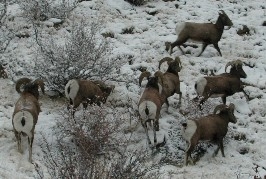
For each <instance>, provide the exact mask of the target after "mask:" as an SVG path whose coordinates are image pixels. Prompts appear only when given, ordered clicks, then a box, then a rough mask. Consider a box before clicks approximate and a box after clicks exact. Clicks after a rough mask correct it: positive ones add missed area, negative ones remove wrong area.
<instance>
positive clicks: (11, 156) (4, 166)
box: [0, 0, 266, 179]
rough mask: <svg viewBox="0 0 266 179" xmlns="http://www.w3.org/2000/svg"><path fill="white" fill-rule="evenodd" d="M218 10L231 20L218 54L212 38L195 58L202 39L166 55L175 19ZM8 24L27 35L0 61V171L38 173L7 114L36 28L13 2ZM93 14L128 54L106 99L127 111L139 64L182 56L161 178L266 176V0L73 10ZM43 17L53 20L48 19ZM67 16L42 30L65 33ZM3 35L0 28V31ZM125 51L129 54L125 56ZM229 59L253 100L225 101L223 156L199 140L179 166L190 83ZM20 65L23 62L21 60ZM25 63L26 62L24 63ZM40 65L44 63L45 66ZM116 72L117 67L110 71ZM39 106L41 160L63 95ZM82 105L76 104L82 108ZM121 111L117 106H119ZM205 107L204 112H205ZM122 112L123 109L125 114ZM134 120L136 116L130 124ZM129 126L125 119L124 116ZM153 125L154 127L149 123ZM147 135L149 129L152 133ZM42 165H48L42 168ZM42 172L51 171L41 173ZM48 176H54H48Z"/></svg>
mask: <svg viewBox="0 0 266 179" xmlns="http://www.w3.org/2000/svg"><path fill="white" fill-rule="evenodd" d="M219 10H224V11H225V13H226V14H227V15H228V17H229V18H230V19H231V20H232V22H233V26H232V27H230V28H229V27H225V30H224V32H223V35H222V38H221V40H220V42H219V47H220V49H221V52H222V54H223V56H222V57H221V56H219V54H218V52H217V51H216V49H215V48H214V47H213V46H212V45H209V46H208V47H207V48H206V50H205V51H204V52H203V54H202V55H201V56H200V57H197V55H198V54H199V53H200V50H201V44H197V43H195V42H188V43H187V44H194V45H195V44H196V45H197V46H198V48H192V47H190V46H188V47H186V48H183V47H182V48H183V49H184V51H185V52H186V55H182V53H181V51H180V50H179V49H178V48H177V47H176V48H174V51H173V54H172V55H171V56H170V55H169V53H168V52H167V51H166V50H165V42H173V41H175V40H176V38H177V35H176V34H175V27H176V24H178V23H181V22H185V21H189V22H212V23H215V22H216V20H217V18H218V12H219ZM7 14H8V19H9V21H8V23H9V26H12V27H13V29H15V32H14V33H18V32H22V31H23V32H25V31H26V32H27V33H28V34H29V37H26V38H19V37H15V38H14V39H13V40H11V41H10V43H9V45H8V47H7V49H6V50H5V52H4V53H3V54H1V56H0V62H1V63H2V64H8V63H9V65H10V64H11V66H13V68H15V69H13V71H16V72H17V73H16V74H17V75H18V76H14V73H13V72H12V71H8V69H7V73H8V76H9V78H8V79H0V99H1V105H0V117H1V118H0V159H1V160H0V161H1V164H0V178H3V179H9V178H10V179H11V178H21V179H24V178H25V179H28V178H34V177H35V176H36V171H35V169H34V165H32V164H30V163H29V162H28V160H27V159H28V150H27V143H26V142H25V143H24V145H23V148H24V153H23V154H20V153H19V152H18V150H17V143H16V140H15V136H14V133H13V126H12V120H11V119H12V113H13V109H14V104H15V102H16V100H17V99H18V97H19V94H17V93H16V91H15V87H14V85H15V84H14V82H13V81H12V80H14V79H15V80H16V79H18V78H19V77H21V76H24V75H27V74H28V73H27V71H28V70H29V69H30V68H32V66H34V60H36V59H35V53H36V49H37V45H36V42H35V37H34V35H33V34H34V32H33V31H34V29H33V28H32V26H31V25H30V23H29V22H28V21H27V20H26V19H25V18H23V17H22V11H21V9H20V7H19V5H18V4H17V3H10V5H9V6H8V7H7ZM84 17H85V19H87V20H88V21H90V20H91V19H93V18H101V19H102V20H103V25H104V29H103V32H102V33H112V34H114V37H113V38H109V39H108V40H109V41H110V43H111V46H112V52H111V54H112V55H113V56H116V55H117V56H118V55H120V56H122V57H125V59H122V60H123V61H125V62H124V63H123V64H122V66H121V68H120V70H119V71H120V73H121V77H120V78H119V80H118V81H119V82H118V81H110V83H112V84H114V85H115V86H116V87H115V89H114V91H113V93H112V94H111V95H110V97H109V98H108V105H111V104H112V105H116V106H119V107H123V108H122V109H123V110H124V111H127V106H128V105H130V108H131V107H132V108H133V109H134V110H137V103H138V100H139V98H140V95H141V93H142V92H143V90H144V87H145V85H146V82H147V80H143V83H142V86H141V87H139V85H138V78H139V75H140V74H141V71H140V70H139V69H140V67H142V68H147V71H150V72H152V73H154V72H155V71H157V70H158V64H159V60H161V59H162V58H164V57H172V58H175V57H176V56H179V57H180V59H181V63H182V69H181V71H180V73H179V78H180V80H181V91H182V93H183V96H182V100H181V101H182V104H181V106H179V105H178V101H179V100H178V95H177V94H175V95H174V96H172V97H170V98H169V103H170V107H169V109H168V111H167V109H166V105H164V106H163V108H162V110H161V117H160V121H159V123H160V131H158V132H157V134H158V135H157V137H158V141H162V140H163V137H164V136H166V137H167V142H166V146H165V147H163V149H161V151H160V152H161V153H160V152H159V154H158V155H156V156H155V157H154V161H155V160H158V158H160V156H162V155H164V154H165V153H166V151H167V152H168V153H167V154H168V157H169V158H168V162H165V164H164V165H162V166H161V168H160V170H159V173H160V175H159V177H158V178H194V179H197V178H208V179H211V178H217V179H219V178H221V179H223V178H241V179H247V178H254V176H256V177H257V178H265V177H266V138H265V136H266V78H265V76H266V26H265V25H264V26H263V25H262V24H263V23H264V24H265V21H266V3H265V1H264V0H253V1H250V0H239V1H238V0H228V1H217V0H193V1H192V0H190V1H189V0H178V1H173V2H164V1H161V0H150V1H149V2H148V3H147V4H146V5H143V6H132V5H131V4H129V3H127V2H126V1H124V0H91V1H83V2H81V3H79V4H78V6H77V7H76V8H75V9H74V10H73V12H72V13H71V16H70V17H69V21H70V20H75V19H81V18H84ZM46 23H47V24H48V23H50V22H46ZM243 25H246V26H247V27H248V28H249V29H250V32H249V34H248V35H242V36H240V35H238V34H237V31H238V30H239V29H242V28H243ZM69 28H70V27H69V26H68V24H67V23H65V24H63V26H62V27H61V28H59V29H57V28H55V27H53V25H47V26H46V27H45V30H44V31H45V32H47V34H48V33H51V34H55V36H57V37H58V39H59V38H64V35H65V34H66V33H67V32H68V30H69ZM125 29H132V33H123V32H124V31H125ZM1 36H2V35H1ZM126 57H128V58H127V59H126ZM232 60H241V61H243V62H245V64H247V65H244V66H243V69H244V71H245V72H246V74H247V78H245V79H242V80H243V81H244V82H245V83H247V84H250V86H247V87H245V88H244V91H245V92H246V93H247V94H248V95H249V98H250V100H249V101H248V100H246V98H245V96H244V94H243V93H236V94H234V95H233V96H230V97H228V98H227V104H229V103H234V104H235V109H236V110H235V113H234V114H235V116H236V118H237V123H236V124H232V123H230V124H229V130H228V133H227V136H226V138H225V142H224V146H225V158H223V157H222V155H221V153H220V152H219V153H218V155H217V156H216V157H212V154H213V152H214V150H215V149H216V145H208V144H203V145H202V148H203V150H205V151H204V155H203V156H202V157H201V158H200V159H199V161H198V162H197V163H196V164H195V165H188V166H183V162H184V151H183V150H180V149H184V150H185V149H186V147H187V145H186V142H185V141H184V139H182V137H181V134H180V132H181V123H182V122H184V121H186V120H187V117H193V116H195V115H198V114H197V112H195V111H194V112H192V111H191V113H190V114H188V116H186V117H185V116H184V115H182V114H181V112H180V110H181V111H187V110H195V108H193V106H191V104H190V100H191V99H193V98H194V97H196V92H195V89H194V84H195V81H196V80H197V79H198V78H199V77H203V76H206V75H207V74H210V71H211V70H213V71H214V73H215V74H221V73H224V67H225V65H226V64H227V63H228V62H229V61H232ZM24 64H27V65H28V66H27V67H26V66H25V65H24ZM26 68H28V69H26ZM44 68H45V67H44ZM166 69H167V64H166V63H164V64H163V65H162V71H163V72H164V71H165V70H166ZM110 75H114V74H110ZM40 102H41V108H42V112H41V113H40V116H39V121H38V123H37V126H36V128H35V133H36V134H35V139H34V142H33V160H34V162H35V163H38V164H39V165H41V159H40V158H41V156H43V155H44V154H43V153H42V150H41V148H40V143H42V135H43V134H44V135H45V136H46V137H47V138H48V141H53V139H54V136H52V129H51V128H52V126H54V125H55V119H56V118H57V117H58V115H59V111H60V110H63V109H64V108H65V107H66V105H65V100H64V99H62V98H60V99H50V98H49V97H47V96H46V95H41V97H40ZM221 103H222V100H221V99H220V98H212V99H208V102H207V105H208V106H209V109H208V110H209V111H210V112H212V110H213V108H214V107H215V106H216V105H218V104H221ZM79 109H81V108H79ZM123 110H122V111H123ZM208 110H207V111H208ZM126 115H127V114H125V116H126ZM136 122H137V121H133V123H134V124H135V123H136ZM126 125H127V126H129V125H130V122H129V120H128V124H126ZM150 131H152V130H151V129H150ZM132 135H133V136H132V138H133V139H134V140H135V141H136V143H134V144H132V145H134V146H135V147H136V148H138V147H139V148H141V147H145V148H149V146H148V144H147V140H146V135H145V132H144V129H143V128H142V126H141V125H139V126H138V128H137V129H136V130H135V131H134V132H133V133H132ZM150 135H152V132H150ZM44 172H46V170H44ZM45 176H46V178H50V177H48V173H47V172H46V173H45ZM51 178H53V177H51Z"/></svg>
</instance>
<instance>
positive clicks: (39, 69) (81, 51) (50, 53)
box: [34, 20, 121, 93]
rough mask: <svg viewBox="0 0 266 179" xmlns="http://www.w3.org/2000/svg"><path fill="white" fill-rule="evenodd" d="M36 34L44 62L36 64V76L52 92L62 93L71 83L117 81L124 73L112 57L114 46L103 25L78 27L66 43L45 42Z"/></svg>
mask: <svg viewBox="0 0 266 179" xmlns="http://www.w3.org/2000/svg"><path fill="white" fill-rule="evenodd" d="M35 30H36V41H37V43H38V45H39V47H40V48H39V52H40V53H39V54H40V56H39V57H40V58H39V59H37V60H36V63H35V69H34V74H37V76H38V77H41V78H42V79H45V80H46V82H47V84H48V87H49V88H50V89H51V90H54V91H57V92H59V93H62V91H64V86H65V85H66V83H67V82H68V80H70V79H73V78H78V79H87V78H89V79H101V80H102V79H103V80H107V79H110V78H113V75H117V74H118V70H119V69H120V63H121V62H118V60H119V59H114V58H112V57H110V56H109V53H110V50H111V48H110V43H109V42H108V40H106V39H105V38H104V37H103V36H101V35H100V31H101V23H99V21H97V22H91V23H89V24H88V23H86V22H84V21H83V20H82V21H81V22H77V23H74V24H73V26H72V29H71V32H70V33H69V35H68V36H66V37H65V38H64V40H63V39H61V41H60V40H58V41H56V40H55V38H54V37H52V36H50V37H46V38H47V39H46V40H44V39H41V38H40V37H39V36H40V35H41V34H40V33H38V31H37V27H36V28H35Z"/></svg>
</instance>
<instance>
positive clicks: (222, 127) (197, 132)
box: [182, 103, 237, 165]
mask: <svg viewBox="0 0 266 179" xmlns="http://www.w3.org/2000/svg"><path fill="white" fill-rule="evenodd" d="M234 109H235V105H234V104H232V103H231V104H230V105H229V106H226V105H224V104H221V105H218V106H216V107H215V109H214V111H213V114H209V115H207V116H203V117H199V118H196V119H190V120H187V122H185V123H183V124H182V126H183V128H182V136H183V138H184V139H185V140H186V141H187V142H188V143H189V145H188V148H187V150H186V152H185V162H184V163H185V165H188V162H189V161H190V162H192V163H193V164H194V161H193V160H192V157H191V153H192V152H193V150H194V148H195V147H196V145H197V144H198V143H199V141H210V142H212V143H214V144H217V145H218V147H217V149H216V150H215V151H214V154H213V156H216V155H217V154H218V152H219V150H220V149H221V153H222V156H223V157H225V155H224V146H223V139H224V137H225V135H226V134H227V131H228V123H229V122H231V123H234V124H235V123H236V122H237V120H236V117H235V115H234ZM218 111H220V112H218ZM217 112H218V113H217ZM188 159H189V161H188Z"/></svg>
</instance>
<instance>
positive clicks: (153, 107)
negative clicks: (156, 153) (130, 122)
mask: <svg viewBox="0 0 266 179" xmlns="http://www.w3.org/2000/svg"><path fill="white" fill-rule="evenodd" d="M145 77H146V78H147V79H148V83H147V84H146V87H145V90H144V92H143V93H142V95H141V98H140V100H139V103H138V110H139V116H140V117H139V118H140V121H141V124H142V126H143V128H144V130H145V133H146V136H147V140H148V143H149V145H150V146H151V140H150V138H149V135H148V129H147V122H152V124H153V134H154V145H156V144H157V137H156V131H159V117H160V111H161V107H162V105H163V103H164V101H165V99H166V98H163V97H162V96H161V92H162V90H161V89H162V87H161V85H160V84H159V79H160V80H162V76H160V75H158V74H157V75H156V76H154V77H151V73H150V72H148V71H145V72H142V73H141V75H140V77H139V85H140V86H141V82H142V80H143V78H145Z"/></svg>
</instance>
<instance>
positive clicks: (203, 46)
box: [198, 43, 208, 57]
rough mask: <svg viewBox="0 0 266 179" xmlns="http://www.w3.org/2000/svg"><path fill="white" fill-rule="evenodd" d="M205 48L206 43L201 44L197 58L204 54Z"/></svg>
mask: <svg viewBox="0 0 266 179" xmlns="http://www.w3.org/2000/svg"><path fill="white" fill-rule="evenodd" d="M207 46H208V44H207V43H203V44H202V49H201V52H200V54H199V55H198V57H199V56H201V54H202V53H203V52H204V50H205V49H206V47H207Z"/></svg>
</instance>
